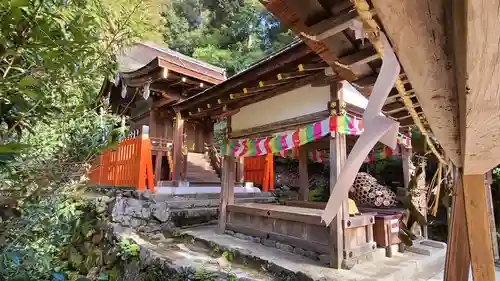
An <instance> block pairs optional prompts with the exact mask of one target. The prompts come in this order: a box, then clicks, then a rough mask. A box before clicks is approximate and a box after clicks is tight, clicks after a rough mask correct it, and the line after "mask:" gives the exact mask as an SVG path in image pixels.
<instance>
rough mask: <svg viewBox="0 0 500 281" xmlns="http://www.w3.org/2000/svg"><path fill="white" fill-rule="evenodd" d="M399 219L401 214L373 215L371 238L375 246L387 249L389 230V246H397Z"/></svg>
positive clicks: (398, 241)
mask: <svg viewBox="0 0 500 281" xmlns="http://www.w3.org/2000/svg"><path fill="white" fill-rule="evenodd" d="M400 219H401V214H378V215H375V225H374V226H373V236H374V239H375V242H376V243H377V246H379V247H384V248H385V247H387V246H389V241H388V236H389V235H388V229H390V230H391V233H390V235H391V245H396V244H399V243H400V242H401V241H400V240H399V236H398V232H399V220H400Z"/></svg>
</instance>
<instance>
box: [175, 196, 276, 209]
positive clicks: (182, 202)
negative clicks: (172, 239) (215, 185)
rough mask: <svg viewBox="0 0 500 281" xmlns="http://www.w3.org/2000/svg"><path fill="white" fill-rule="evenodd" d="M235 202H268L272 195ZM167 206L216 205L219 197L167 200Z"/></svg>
mask: <svg viewBox="0 0 500 281" xmlns="http://www.w3.org/2000/svg"><path fill="white" fill-rule="evenodd" d="M235 201H236V202H237V203H246V202H258V203H268V202H272V201H274V198H273V197H244V198H235ZM166 203H167V206H168V208H170V209H171V210H173V209H189V208H200V207H218V206H219V203H220V201H219V199H205V200H203V199H202V200H167V201H166Z"/></svg>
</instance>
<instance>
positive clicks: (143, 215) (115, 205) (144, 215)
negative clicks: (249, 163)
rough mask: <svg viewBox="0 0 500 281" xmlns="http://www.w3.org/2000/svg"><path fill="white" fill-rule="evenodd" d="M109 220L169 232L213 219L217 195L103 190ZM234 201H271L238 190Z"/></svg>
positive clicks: (147, 230) (269, 197)
mask: <svg viewBox="0 0 500 281" xmlns="http://www.w3.org/2000/svg"><path fill="white" fill-rule="evenodd" d="M107 196H110V197H112V198H111V199H110V201H109V202H108V212H109V215H110V219H111V222H114V223H118V224H120V225H122V226H126V227H130V228H133V229H135V230H137V231H139V232H145V233H156V232H170V231H172V230H173V229H174V228H175V227H183V226H189V225H196V224H203V223H209V222H214V220H216V219H217V215H218V207H219V194H192V195H183V196H171V195H161V194H160V195H155V194H152V193H150V192H148V191H143V192H141V191H119V190H112V191H108V192H107ZM235 196H236V198H235V200H236V202H262V203H264V202H271V201H273V200H274V197H273V196H272V195H271V194H270V193H241V194H236V195H235Z"/></svg>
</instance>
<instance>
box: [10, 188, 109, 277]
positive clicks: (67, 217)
mask: <svg viewBox="0 0 500 281" xmlns="http://www.w3.org/2000/svg"><path fill="white" fill-rule="evenodd" d="M76 193H77V191H76V190H75V188H70V187H67V188H65V190H64V191H61V192H60V193H59V195H58V196H55V197H52V198H45V199H41V200H37V201H35V202H25V203H24V204H23V206H22V216H21V217H20V218H18V219H16V220H15V221H13V222H11V224H10V225H9V228H8V229H5V231H4V232H3V233H1V234H0V237H1V240H2V241H3V243H1V244H0V249H1V251H0V253H1V254H0V276H4V277H5V278H6V279H7V280H50V276H51V274H52V272H64V271H67V270H70V269H73V270H74V269H76V270H78V269H80V268H82V267H83V266H87V267H92V266H94V265H95V264H94V263H95V259H94V260H89V259H85V258H84V256H83V254H82V253H81V251H79V250H77V248H75V246H74V245H75V244H78V243H79V242H81V241H84V240H91V239H93V240H94V241H95V240H97V239H96V236H97V235H101V234H100V233H97V231H96V229H97V227H98V226H97V219H98V218H99V217H100V216H101V215H99V214H97V213H96V212H95V210H96V203H95V202H90V201H86V200H82V199H81V198H80V197H78V196H75V194H76ZM101 236H102V235H101ZM88 256H91V254H88Z"/></svg>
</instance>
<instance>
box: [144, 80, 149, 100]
mask: <svg viewBox="0 0 500 281" xmlns="http://www.w3.org/2000/svg"><path fill="white" fill-rule="evenodd" d="M149 86H151V81H149V82H147V83H146V85H144V89H143V90H142V97H143V98H144V99H145V100H147V99H148V98H149V94H150V91H149Z"/></svg>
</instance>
